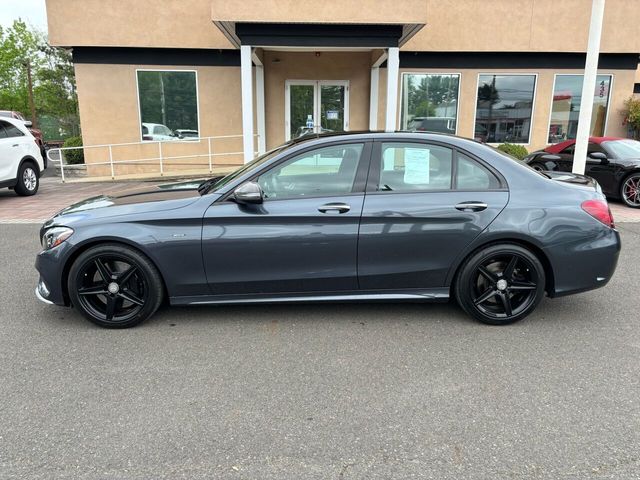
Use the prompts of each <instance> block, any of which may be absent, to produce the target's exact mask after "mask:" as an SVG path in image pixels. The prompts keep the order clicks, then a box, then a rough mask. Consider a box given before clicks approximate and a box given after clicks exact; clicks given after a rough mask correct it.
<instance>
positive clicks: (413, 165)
mask: <svg viewBox="0 0 640 480" xmlns="http://www.w3.org/2000/svg"><path fill="white" fill-rule="evenodd" d="M429 163H430V152H429V150H427V149H426V148H405V149H404V182H405V183H408V184H411V185H415V184H428V183H429Z"/></svg>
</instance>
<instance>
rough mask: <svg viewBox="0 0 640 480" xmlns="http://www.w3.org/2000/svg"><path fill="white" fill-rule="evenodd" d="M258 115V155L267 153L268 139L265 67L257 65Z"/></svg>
mask: <svg viewBox="0 0 640 480" xmlns="http://www.w3.org/2000/svg"><path fill="white" fill-rule="evenodd" d="M256 110H257V112H256V114H257V117H258V118H257V124H258V154H260V155H262V154H263V153H264V152H266V151H267V138H266V136H265V135H266V132H265V130H266V129H265V117H264V115H265V114H264V67H263V66H262V65H256Z"/></svg>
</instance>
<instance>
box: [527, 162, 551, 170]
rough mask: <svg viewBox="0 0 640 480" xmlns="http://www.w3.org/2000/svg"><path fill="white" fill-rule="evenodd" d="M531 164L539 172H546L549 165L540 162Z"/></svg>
mask: <svg viewBox="0 0 640 480" xmlns="http://www.w3.org/2000/svg"><path fill="white" fill-rule="evenodd" d="M529 166H530V167H531V168H533V169H534V170H536V171H538V172H544V171H545V170H546V169H547V167H546V166H544V165H543V164H542V163H540V162H533V163H530V164H529Z"/></svg>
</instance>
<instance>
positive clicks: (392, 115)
mask: <svg viewBox="0 0 640 480" xmlns="http://www.w3.org/2000/svg"><path fill="white" fill-rule="evenodd" d="M399 71H400V49H399V48H398V47H391V48H389V49H388V50H387V112H386V120H385V125H384V130H385V132H393V131H395V129H396V118H397V113H398V73H399Z"/></svg>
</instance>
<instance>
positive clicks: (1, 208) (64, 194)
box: [0, 177, 640, 223]
mask: <svg viewBox="0 0 640 480" xmlns="http://www.w3.org/2000/svg"><path fill="white" fill-rule="evenodd" d="M176 181H179V180H176V179H169V178H165V179H162V180H160V179H157V180H154V181H151V182H142V181H120V182H78V183H60V179H59V178H56V177H44V178H42V179H41V181H40V190H39V191H38V193H37V194H36V195H34V196H32V197H19V196H18V195H16V194H15V192H13V190H9V189H0V223H42V222H44V221H45V220H47V219H49V218H51V216H53V214H55V213H56V212H58V211H59V210H61V209H62V208H64V207H66V206H68V205H71V204H72V203H75V202H78V201H80V200H83V199H85V198H88V197H94V196H96V195H101V194H103V193H104V194H109V193H116V192H121V191H123V190H129V189H131V188H137V187H140V186H149V185H158V184H161V183H170V182H176ZM609 205H610V207H611V212H612V213H613V218H614V219H615V222H616V223H624V222H634V223H640V209H633V208H628V207H627V206H625V205H624V204H622V203H620V202H610V203H609Z"/></svg>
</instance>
